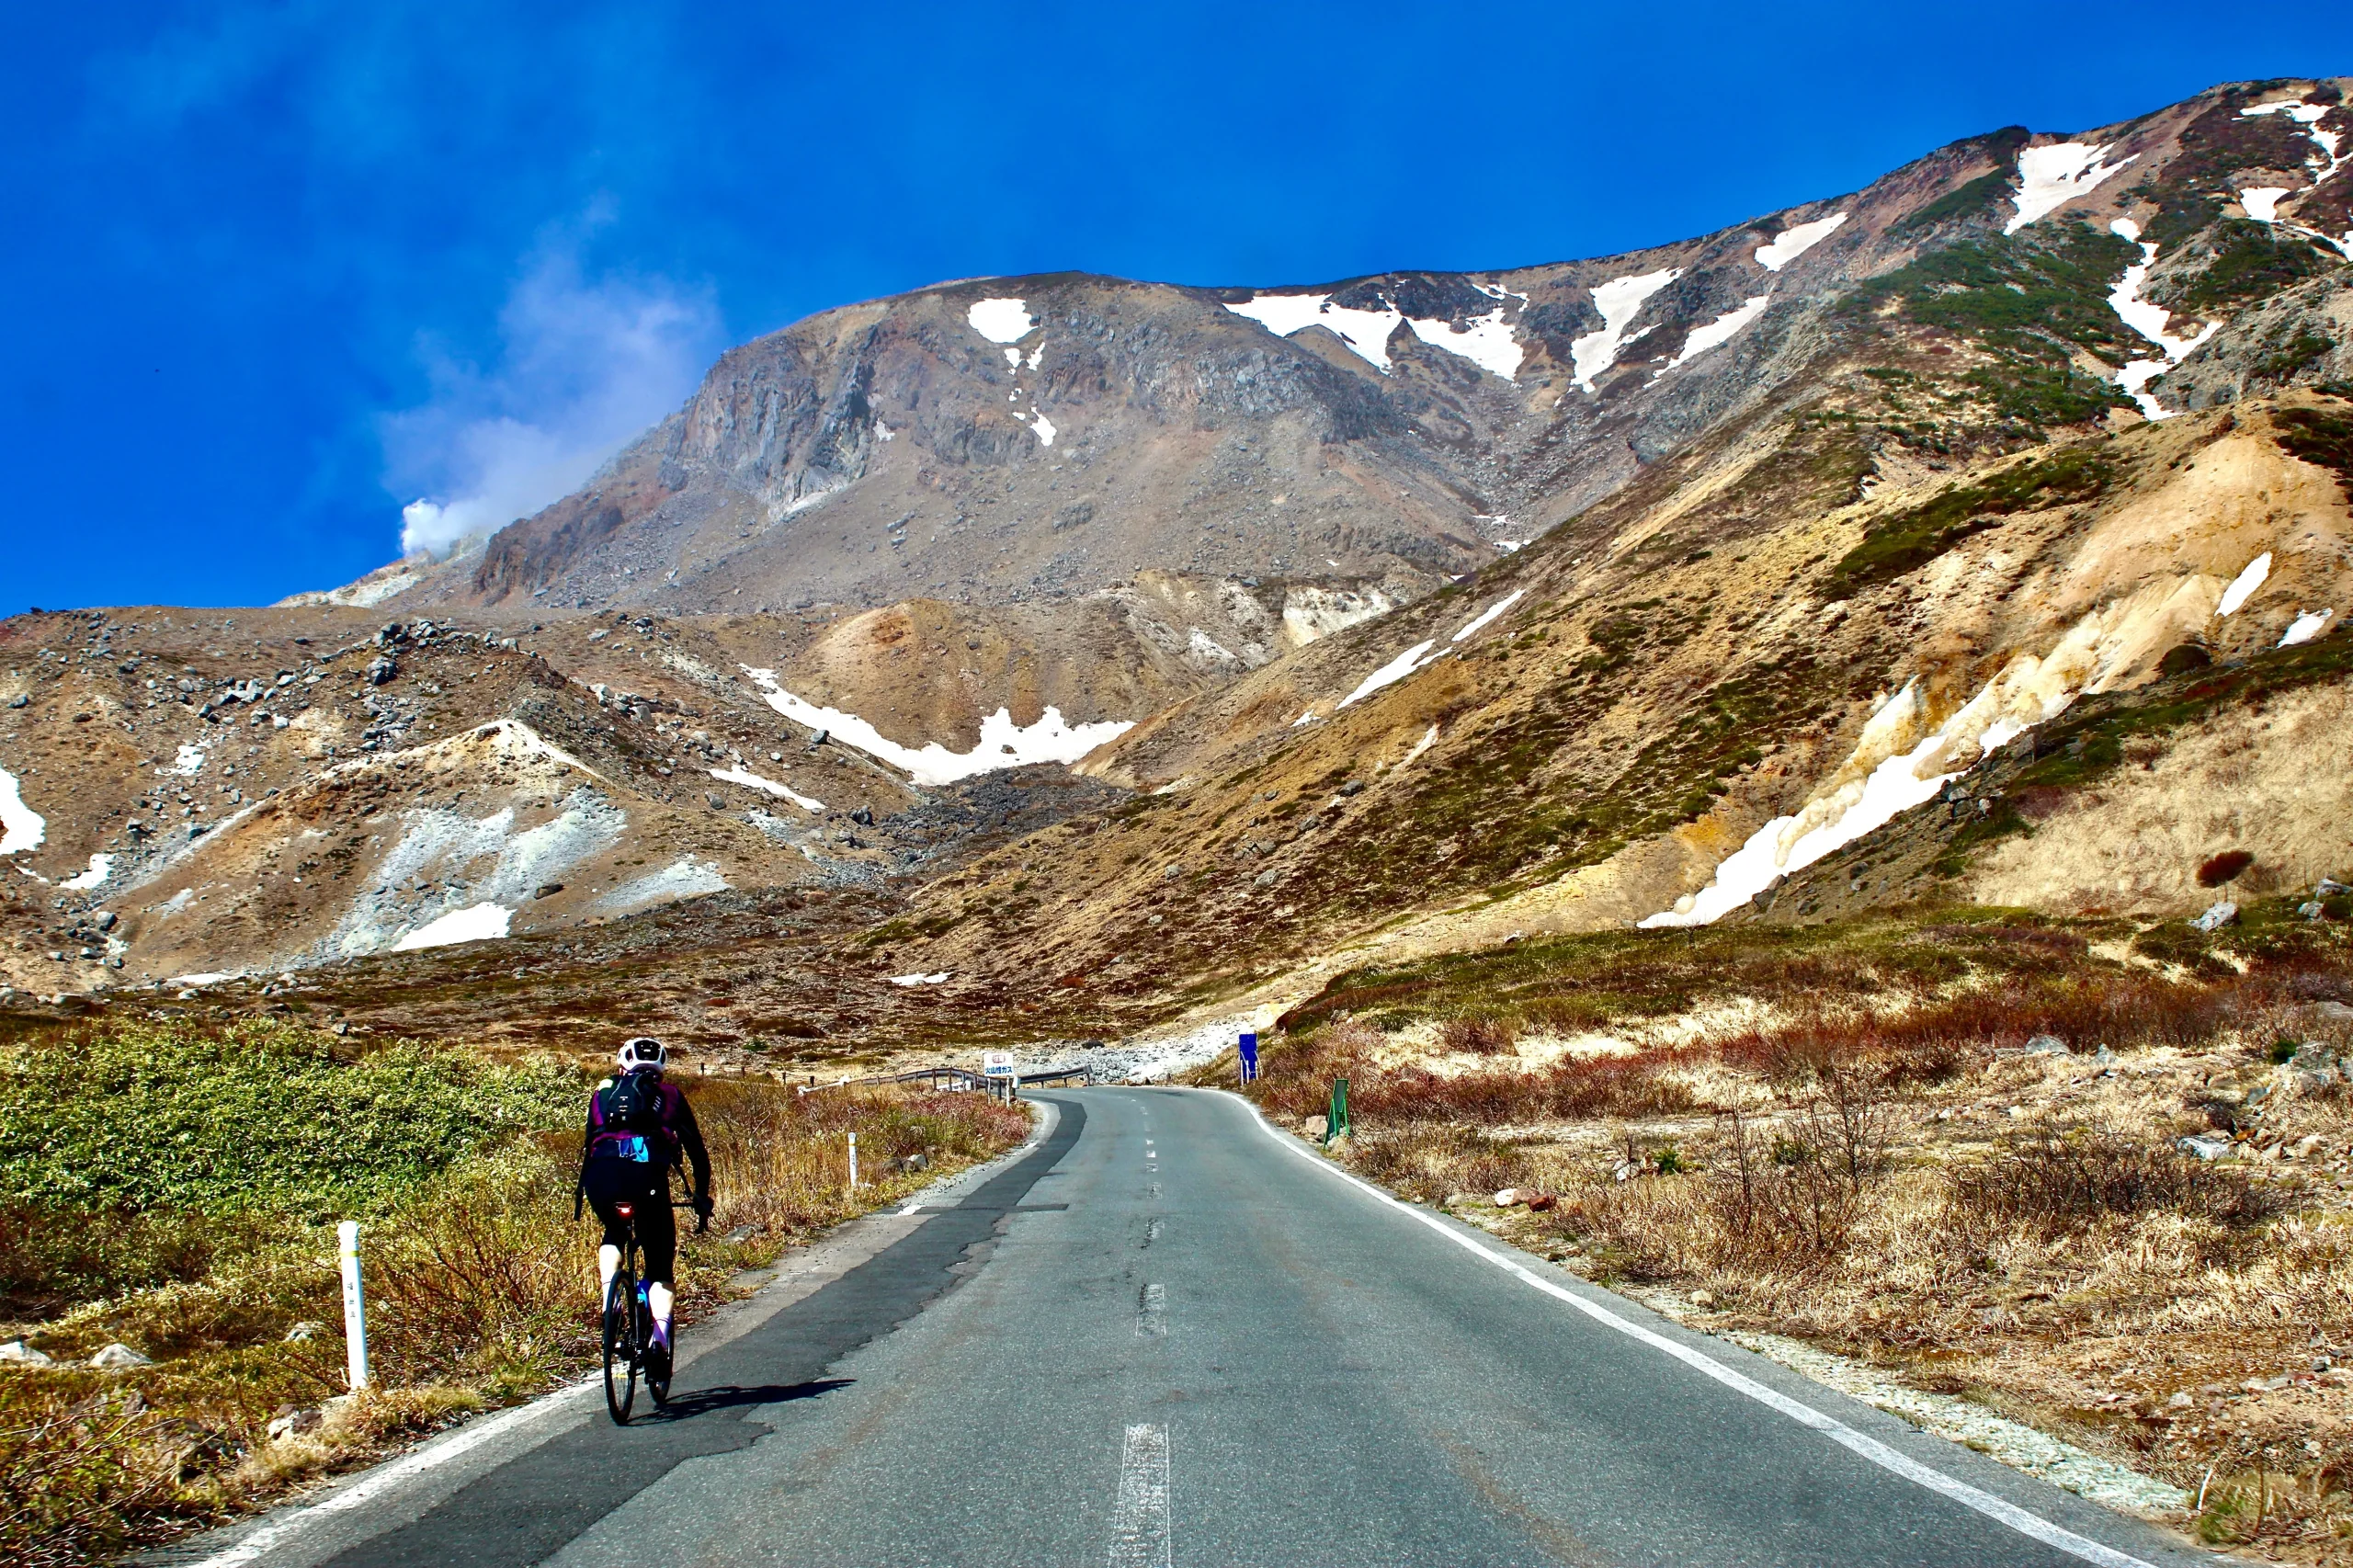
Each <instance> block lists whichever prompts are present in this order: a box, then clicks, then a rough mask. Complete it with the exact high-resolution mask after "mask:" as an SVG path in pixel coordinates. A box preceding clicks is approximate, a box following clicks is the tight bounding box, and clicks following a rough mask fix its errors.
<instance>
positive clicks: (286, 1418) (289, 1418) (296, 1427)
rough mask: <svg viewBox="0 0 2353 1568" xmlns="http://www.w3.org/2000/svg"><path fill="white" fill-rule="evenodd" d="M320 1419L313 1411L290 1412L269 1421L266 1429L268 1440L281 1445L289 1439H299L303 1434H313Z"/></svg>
mask: <svg viewBox="0 0 2353 1568" xmlns="http://www.w3.org/2000/svg"><path fill="white" fill-rule="evenodd" d="M321 1419H322V1417H321V1416H320V1415H319V1413H318V1412H317V1411H315V1410H290V1411H288V1412H287V1413H286V1414H285V1415H279V1416H277V1417H274V1418H273V1419H272V1420H271V1421H270V1424H269V1426H268V1428H267V1430H268V1433H269V1440H270V1441H271V1442H273V1443H282V1442H284V1441H285V1440H286V1439H287V1438H289V1437H301V1436H302V1435H303V1434H304V1433H307V1432H315V1431H317V1430H318V1429H319V1422H320V1420H321Z"/></svg>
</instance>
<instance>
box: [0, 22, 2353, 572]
mask: <svg viewBox="0 0 2353 1568" xmlns="http://www.w3.org/2000/svg"><path fill="white" fill-rule="evenodd" d="M2262 14H2263V13H2261V12H2260V10H2258V11H2257V12H2252V13H2244V15H2245V17H2247V18H2248V20H2249V21H2250V23H2259V19H2260V17H2261V15H2262ZM2214 15H2215V14H2214V12H2213V10H2212V8H2211V6H2203V5H2201V6H2197V7H2195V8H2193V7H2191V6H2185V5H2173V4H2164V3H2158V4H2149V5H2143V6H2136V7H2132V8H2130V9H2129V10H2127V11H2123V12H2120V11H2118V10H2116V9H2115V8H2114V7H2112V6H2098V7H2093V6H2046V7H2041V8H2039V9H2034V10H2031V11H2023V12H2021V11H2002V12H1997V11H1995V10H1993V9H1991V8H1964V9H1962V10H1961V11H1954V10H1952V9H1951V8H1949V7H1937V8H1933V9H1932V8H1927V7H1911V6H1886V5H1883V4H1851V5H1803V4H1799V5H1785V6H1755V5H1748V4H1744V5H1738V6H1715V5H1686V6H1673V7H1670V6H1614V7H1607V8H1604V7H1596V6H1580V5H1575V4H1571V5H1566V6H1563V5H1559V4H1553V5H1550V6H1529V7H1514V6H1499V7H1497V6H1491V7H1483V8H1470V7H1463V8H1459V9H1448V8H1442V7H1436V6H1427V5H1422V6H1398V5H1388V4H1380V3H1371V4H1354V5H1349V6H1283V5H1279V4H1260V5H1256V6H1228V7H1217V8H1210V7H1172V6H1162V7H1140V6H1112V5H1107V4H1100V3H1098V4H1095V5H1090V6H1070V5H1052V4H1033V5H1027V6H991V5H983V4H961V5H955V6H934V5H927V4H921V3H903V4H900V5H897V6H857V5H842V4H832V5H827V6H790V5H785V6H778V5H769V6H744V5H734V4H730V3H728V0H702V3H700V4H697V5H693V6H685V5H679V6H661V5H634V6H614V5H602V4H597V3H595V0H566V3H565V4H562V5H549V6H494V5H487V4H483V5H431V4H412V3H408V0H373V3H371V4H369V5H366V6H351V5H332V6H330V5H326V4H313V3H307V0H297V3H289V4H277V5H244V4H238V3H236V0H216V3H214V4H210V5H202V6H199V5H142V4H136V3H131V4H125V5H120V6H90V7H86V8H85V7H64V6H49V7H42V8H40V10H39V11H38V12H28V13H24V14H20V15H19V16H18V17H17V19H16V21H15V22H14V23H13V24H12V36H11V40H10V41H11V48H10V50H9V51H8V56H9V57H8V59H7V60H6V62H0V88H5V91H4V92H0V199H5V200H6V211H7V214H8V222H7V223H6V226H5V228H0V236H5V237H0V289H4V290H5V291H6V298H7V299H8V300H9V301H12V304H13V307H14V308H13V310H12V312H11V317H12V319H11V321H10V323H9V330H8V332H7V335H6V347H5V350H0V444H4V445H5V455H6V460H7V472H9V473H10V475H11V479H12V483H11V490H12V494H11V497H10V501H9V512H8V520H7V522H6V525H5V527H0V614H8V613H14V612H16V611H17V610H19V609H22V608H25V607H27V606H28V605H42V606H46V607H48V608H63V607H67V606H74V605H85V604H137V603H154V602H164V603H174V604H252V603H266V602H267V601H269V600H271V599H274V598H277V597H280V596H282V595H284V594H287V593H290V592H293V591H295V590H297V589H301V588H309V587H324V586H332V585H335V584H337V583H341V582H345V581H347V580H349V579H350V578H352V577H354V576H356V575H358V574H360V573H362V572H364V571H366V570H368V569H369V568H370V567H373V566H376V565H380V564H381V563H382V562H385V561H387V560H390V559H392V557H393V556H395V555H396V554H398V553H399V551H400V548H401V540H402V533H403V517H402V509H403V506H404V503H406V502H409V501H412V500H415V499H418V498H427V499H430V500H433V501H435V502H438V503H442V504H445V505H451V506H458V507H460V508H461V511H460V513H459V514H453V516H466V515H485V514H487V513H495V512H497V511H499V510H500V509H502V508H506V507H514V508H517V509H519V508H521V507H523V506H527V505H536V504H538V503H540V502H543V501H544V500H546V499H549V498H551V496H552V494H558V493H561V491H562V490H563V489H564V488H567V487H568V483H567V481H568V476H570V475H573V474H574V473H577V472H582V471H583V468H584V465H586V466H593V464H594V462H595V460H596V459H597V456H599V455H600V454H602V453H603V452H605V451H608V450H609V449H611V448H613V447H615V446H618V445H619V444H620V441H621V440H623V439H625V438H626V437H627V436H628V435H630V434H631V433H633V432H634V431H635V430H636V429H639V428H642V426H645V425H647V424H650V423H652V422H653V420H654V418H657V417H659V415H661V414H662V413H664V412H666V411H667V410H668V409H669V408H671V407H674V406H676V404H677V403H679V402H681V401H682V400H683V399H684V397H685V396H686V394H687V393H688V392H689V391H690V390H691V388H692V385H693V382H694V381H695V380H696V378H697V376H698V375H699V371H700V370H701V369H702V368H703V366H704V365H705V364H706V363H707V362H708V359H709V358H710V355H711V354H712V353H713V352H714V351H715V350H717V349H718V348H720V347H723V346H724V345H725V344H727V343H731V342H735V341H740V340H742V339H744V338H746V337H749V336H752V335H756V334H758V333H761V332H766V331H768V330H771V329H773V328H776V327H779V326H781V325H784V324H787V323H789V322H790V321H792V320H794V319H796V318H798V317H800V316H802V315H805V314H807V313H808V312H812V311H815V310H821V309H824V307H826V306H829V305H834V304H838V303H841V302H843V301H850V300H855V299H860V298H865V297H870V296H873V295H878V294H886V293H891V292H894V291H897V290H904V289H908V288H913V287H915V286H917V285H920V284H923V283H926V282H931V281H934V280H937V279H939V278H954V277H970V276H976V275H986V274H1013V273H1021V272H1032V271H1047V270H1061V269H1065V268H1079V269H1086V270H1090V271H1097V272H1106V273H1116V274H1120V275H1124V276H1129V277H1141V278H1165V279H1171V280H1176V281H1180V282H1189V283H1228V282H1231V283H1290V282H1316V281H1323V280H1326V279H1330V278H1343V277H1347V276H1351V275H1355V274H1360V273H1366V272H1374V271H1380V270H1383V269H1386V268H1391V267H1498V266H1509V265H1515V264H1521V263H1528V262H1535V261H1542V260H1551V259H1556V258H1561V257H1567V256H1589V255H1606V254H1608V253H1610V252H1614V251H1620V250H1626V249H1631V248H1634V247H1636V246H1640V245H1644V244H1655V243H1659V242H1662V241H1665V240H1669V239H1674V238H1678V237H1681V236H1684V235H1687V234H1692V233H1704V232H1707V231H1710V230H1712V229H1715V228H1718V227H1721V226H1722V225H1723V224H1726V223H1729V222H1736V221H1738V220H1741V219H1743V218H1746V217H1749V216H1753V215H1755V214H1757V213H1761V212H1765V211H1769V210H1774V209H1776V208H1779V207H1784V206H1788V205H1790V204H1791V203H1794V202H1798V201H1802V200H1804V199H1809V198H1812V197H1816V196H1823V195H1831V194H1836V193H1838V192H1841V191H1845V190H1848V189H1852V188H1854V187H1858V186H1860V185H1862V184H1864V183H1866V182H1867V181H1869V180H1870V179H1871V178H1873V177H1874V176H1878V175H1879V174H1881V173H1883V172H1885V171H1886V170H1887V169H1889V168H1891V167H1893V166H1894V165H1897V164H1900V163H1903V162H1904V161H1906V160H1908V159H1910V158H1912V157H1915V156H1916V155H1918V154H1919V153H1923V152H1926V151H1927V150H1928V149H1930V148H1932V147H1935V146H1938V145H1940V144H1941V143H1944V142H1949V141H1952V140H1954V139H1956V138H1958V137H1961V136H1965V135H1970V134H1973V133H1975V132H1978V131H1987V130H1991V129H1994V128H1995V127H1997V126H2001V125H2006V124H2010V123H2024V124H2027V125H2029V126H2032V127H2033V128H2035V129H2037V130H2044V131H2072V130H2076V129H2080V128H2084V127H2087V126H2091V125H2097V124H2100V123H2103V122H2108V121H2112V120H2116V119H2123V118H2126V117H2128V116H2130V115H2132V114H2136V113H2139V112H2142V111H2143V110H2146V109H2150V108H2156V107H2158V106H2160V105H2162V104H2165V103H2167V102H2170V101H2173V100H2175V99H2177V98H2180V97H2186V96H2188V94H2190V93H2192V92H2195V91H2196V90H2198V89H2199V88H2200V87H2202V86H2205V85H2210V84H2211V83H2212V82H2215V81H2220V80H2228V79H2235V78H2242V77H2260V76H2271V75H2296V74H2313V73H2315V72H2319V73H2323V74H2329V73H2341V72H2345V71H2347V70H2353V48H2348V45H2353V12H2348V11H2347V10H2346V9H2344V8H2340V7H2331V6H2309V7H2303V8H2302V9H2300V10H2299V11H2297V12H2296V13H2295V15H2294V18H2293V21H2292V24H2291V25H2290V24H2289V23H2288V22H2287V21H2286V19H2285V18H2284V17H2282V18H2281V25H2278V26H2272V27H2268V28H2267V27H2264V26H2261V25H2249V26H2246V27H2233V28H2223V27H2218V26H2217V25H2216V24H2215V21H2214ZM2191 40H2194V42H2192V41H2191ZM469 507H470V508H472V513H471V514H468V513H466V512H464V511H463V510H462V509H464V508H469ZM422 521H423V522H424V524H425V525H426V527H427V529H428V531H430V528H432V527H436V526H438V527H440V528H443V529H444V530H445V531H446V529H447V528H448V527H449V521H448V520H446V519H445V520H443V521H442V522H440V523H438V524H436V523H435V522H434V520H433V519H432V518H431V517H429V516H426V517H424V518H423V519H422Z"/></svg>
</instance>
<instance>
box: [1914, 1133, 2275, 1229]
mask: <svg viewBox="0 0 2353 1568" xmlns="http://www.w3.org/2000/svg"><path fill="white" fill-rule="evenodd" d="M1948 1181H1949V1199H1948V1201H1949V1203H1950V1204H1951V1206H1952V1208H1953V1210H1955V1211H1956V1216H1957V1218H1958V1219H1959V1220H1960V1221H1961V1222H1962V1223H1968V1222H1970V1221H1984V1220H1991V1221H2001V1222H2004V1223H2024V1224H2028V1225H2031V1226H2033V1227H2035V1228H2036V1229H2038V1230H2040V1231H2041V1232H2043V1233H2046V1234H2051V1233H2061V1232H2064V1231H2070V1230H2078V1229H2081V1228H2082V1227H2084V1226H2086V1225H2088V1224H2091V1223H2093V1222H2094V1221H2098V1220H2102V1219H2107V1218H2109V1217H2111V1216H2115V1215H2131V1214H2146V1213H2154V1212H2158V1211H2161V1210H2165V1211H2171V1212H2175V1213H2180V1214H2187V1215H2191V1216H2195V1217H2198V1218H2201V1219H2205V1220H2209V1221H2213V1222H2214V1223H2216V1224H2222V1225H2233V1226H2248V1225H2259V1224H2262V1223H2265V1222H2266V1221H2269V1220H2271V1219H2274V1218H2276V1217H2277V1216H2278V1214H2279V1211H2280V1199H2279V1196H2278V1195H2277V1194H2276V1193H2275V1192H2273V1191H2272V1190H2271V1189H2269V1188H2268V1187H2255V1186H2253V1185H2252V1184H2250V1183H2249V1182H2248V1180H2247V1178H2246V1175H2245V1172H2244V1171H2237V1170H2221V1169H2217V1168H2215V1167H2214V1166H2211V1165H2204V1164H2201V1163H2200V1162H2199V1161H2198V1160H2196V1159H2193V1158H2191V1157H2189V1156H2188V1155H2185V1154H2183V1153H2180V1152H2179V1151H2177V1150H2176V1149H2174V1148H2172V1147H2171V1146H2169V1145H2167V1144H2163V1143H2152V1142H2143V1141H2141V1140H2138V1139H2133V1138H2127V1137H2124V1136H2122V1135H2120V1134H2117V1133H2111V1132H2097V1131H2085V1130H2077V1131H2072V1132H2067V1133H2054V1134H2041V1135H2034V1136H2025V1137H2019V1138H2016V1139H2013V1140H2012V1141H2011V1142H2010V1145H2009V1147H2008V1148H2007V1149H2006V1150H2005V1151H2004V1152H2003V1153H2001V1154H2000V1155H1999V1156H1997V1157H1995V1158H1994V1159H1991V1160H1988V1161H1984V1162H1983V1163H1981V1164H1977V1165H1965V1166H1962V1167H1961V1168H1960V1169H1958V1170H1955V1171H1953V1172H1952V1173H1950V1175H1949V1177H1948Z"/></svg>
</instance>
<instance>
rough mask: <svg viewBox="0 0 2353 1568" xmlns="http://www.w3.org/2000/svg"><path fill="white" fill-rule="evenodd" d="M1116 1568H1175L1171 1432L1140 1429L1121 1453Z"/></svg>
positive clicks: (1114, 1521)
mask: <svg viewBox="0 0 2353 1568" xmlns="http://www.w3.org/2000/svg"><path fill="white" fill-rule="evenodd" d="M1110 1568H1169V1540H1168V1428H1167V1427H1165V1426H1158V1425H1148V1426H1130V1427H1129V1428H1128V1430H1127V1438H1126V1441H1125V1442H1123V1443H1122V1444H1121V1445H1120V1494H1119V1498H1118V1500H1117V1501H1116V1502H1114V1503H1113V1504H1112V1506H1111V1558H1110Z"/></svg>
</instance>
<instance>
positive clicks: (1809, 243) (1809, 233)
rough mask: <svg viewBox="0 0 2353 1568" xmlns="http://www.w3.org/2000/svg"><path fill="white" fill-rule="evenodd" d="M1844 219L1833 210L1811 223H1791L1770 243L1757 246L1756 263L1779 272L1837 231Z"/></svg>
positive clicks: (1842, 215) (1841, 213)
mask: <svg viewBox="0 0 2353 1568" xmlns="http://www.w3.org/2000/svg"><path fill="white" fill-rule="evenodd" d="M1846 221H1847V214H1845V213H1844V212H1833V213H1832V214H1831V215H1830V216H1829V217H1827V218H1816V219H1815V220H1814V221H1813V222H1811V223H1796V224H1792V225H1791V226H1790V227H1789V228H1786V229H1784V230H1782V231H1781V232H1780V233H1778V234H1775V235H1774V236H1773V238H1772V241H1771V243H1770V244H1764V245H1760V246H1758V247H1757V251H1756V261H1757V265H1759V266H1761V267H1764V268H1765V270H1766V271H1768V272H1779V271H1780V270H1781V268H1783V267H1787V266H1789V265H1790V263H1791V262H1793V261H1795V260H1797V258H1798V257H1800V256H1803V255H1804V254H1805V253H1806V252H1808V251H1810V250H1812V249H1813V247H1814V246H1816V245H1818V244H1821V243H1822V242H1823V241H1824V240H1826V239H1828V238H1829V237H1830V236H1831V235H1832V234H1834V233H1837V231H1838V225H1839V224H1841V223H1843V222H1846Z"/></svg>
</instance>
